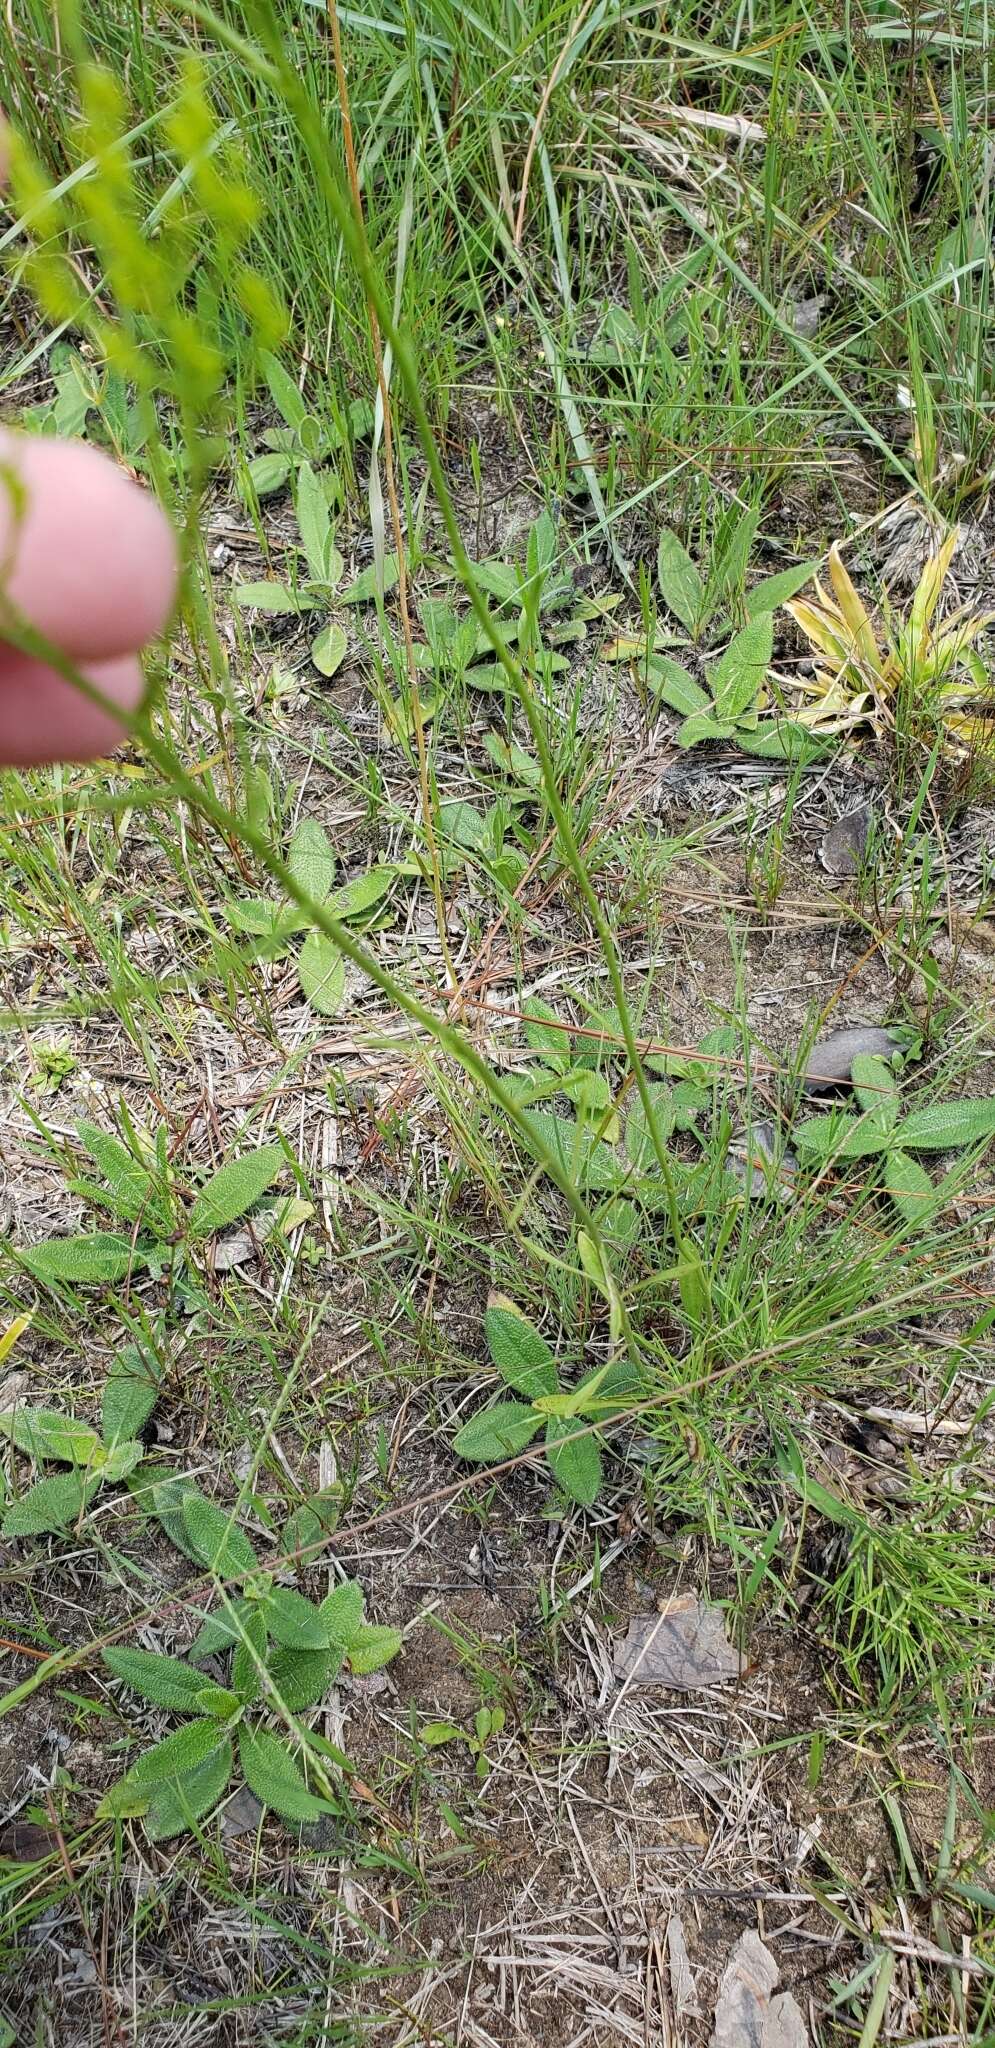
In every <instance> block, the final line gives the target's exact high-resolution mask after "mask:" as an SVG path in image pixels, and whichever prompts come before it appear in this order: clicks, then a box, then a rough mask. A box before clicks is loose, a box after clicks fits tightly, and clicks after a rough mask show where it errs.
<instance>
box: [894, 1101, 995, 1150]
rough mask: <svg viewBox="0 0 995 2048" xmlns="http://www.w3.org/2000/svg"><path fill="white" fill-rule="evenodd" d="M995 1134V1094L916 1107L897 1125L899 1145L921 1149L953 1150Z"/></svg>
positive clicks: (896, 1135) (974, 1143) (896, 1132)
mask: <svg viewBox="0 0 995 2048" xmlns="http://www.w3.org/2000/svg"><path fill="white" fill-rule="evenodd" d="M991 1137H995V1097H989V1098H987V1099H985V1100H983V1101H980V1102H978V1101H970V1100H969V1101H966V1102H934V1103H932V1104H930V1105H929V1106H928V1107H927V1108H926V1109H914V1110H913V1111H912V1114H911V1116H906V1117H903V1118H902V1121H901V1123H900V1124H898V1125H897V1126H896V1130H895V1139H896V1142H897V1143H898V1144H899V1145H902V1146H912V1147H913V1149H914V1150H916V1151H920V1152H948V1151H950V1152H953V1151H956V1150H957V1149H958V1148H959V1147H960V1146H961V1145H977V1144H978V1143H979V1142H980V1140H981V1139H983V1138H991Z"/></svg>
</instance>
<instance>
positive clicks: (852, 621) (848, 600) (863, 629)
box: [829, 542, 881, 675]
mask: <svg viewBox="0 0 995 2048" xmlns="http://www.w3.org/2000/svg"><path fill="white" fill-rule="evenodd" d="M829 577H830V581H831V583H832V586H833V589H834V591H835V593H836V600H837V603H838V605H839V608H840V611H841V612H842V614H843V617H844V619H845V620H846V623H847V626H848V628H849V630H850V633H851V634H852V636H853V644H854V648H855V649H856V652H857V656H858V658H859V660H860V661H861V662H863V664H864V666H865V668H869V669H871V670H872V671H873V673H874V674H875V675H880V673H881V653H880V650H879V648H878V643H877V640H876V638H875V634H874V627H873V626H872V624H871V619H870V614H869V612H868V611H867V608H866V606H865V604H864V601H863V599H862V598H861V597H860V596H859V594H858V592H857V591H856V590H855V589H854V586H853V584H852V583H851V581H850V578H849V575H848V574H847V571H846V569H845V568H844V566H843V562H842V560H841V558H840V553H839V550H838V548H837V547H836V544H835V542H834V543H833V546H832V547H831V548H830V550H829Z"/></svg>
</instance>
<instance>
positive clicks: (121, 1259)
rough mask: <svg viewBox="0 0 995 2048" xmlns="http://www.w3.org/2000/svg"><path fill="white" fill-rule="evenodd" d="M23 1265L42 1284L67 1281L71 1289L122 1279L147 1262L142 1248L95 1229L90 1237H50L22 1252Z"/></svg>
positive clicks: (124, 1239) (129, 1240)
mask: <svg viewBox="0 0 995 2048" xmlns="http://www.w3.org/2000/svg"><path fill="white" fill-rule="evenodd" d="M20 1258H21V1262H22V1264H23V1265H25V1266H26V1267H27V1269H28V1272H29V1273H30V1274H32V1275H33V1277H34V1279H36V1280H42V1281H46V1282H48V1281H55V1280H64V1281H65V1282H66V1283H67V1285H69V1286H73V1285H75V1286H80V1287H83V1286H89V1285H93V1284H95V1283H96V1282H98V1281H113V1280H123V1279H124V1276H125V1274H126V1273H127V1272H130V1271H131V1269H132V1268H133V1267H134V1266H141V1265H143V1264H144V1262H145V1253H144V1251H143V1248H142V1247H141V1246H140V1245H136V1246H134V1247H133V1246H132V1243H131V1239H130V1238H128V1237H118V1236H116V1235H115V1233H114V1232H113V1231H109V1230H95V1231H94V1232H93V1233H92V1235H91V1236H89V1237H49V1238H46V1239H45V1240H44V1241H43V1242H42V1243H41V1244H33V1245H31V1246H30V1248H29V1249H28V1250H27V1251H22V1252H21V1253H20Z"/></svg>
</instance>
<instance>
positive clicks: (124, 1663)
mask: <svg viewBox="0 0 995 2048" xmlns="http://www.w3.org/2000/svg"><path fill="white" fill-rule="evenodd" d="M100 1654H101V1657H102V1658H103V1661H104V1663H105V1664H106V1666H107V1669H108V1671H109V1672H110V1673H111V1676H112V1678H117V1679H120V1681H121V1684H122V1685H126V1686H128V1687H129V1688H130V1690H131V1691H132V1692H137V1693H140V1694H141V1697H142V1699H145V1700H151V1701H152V1704H153V1706H156V1707H169V1708H170V1709H171V1710H172V1712H173V1713H174V1714H199V1713H200V1711H201V1708H200V1698H201V1694H202V1693H203V1690H204V1674H203V1672H202V1671H195V1670H194V1668H193V1666H192V1664H184V1663H182V1662H181V1660H180V1658H179V1657H161V1656H159V1655H158V1654H157V1652H155V1651H154V1650H127V1649H117V1648H115V1649H110V1650H101V1653H100Z"/></svg>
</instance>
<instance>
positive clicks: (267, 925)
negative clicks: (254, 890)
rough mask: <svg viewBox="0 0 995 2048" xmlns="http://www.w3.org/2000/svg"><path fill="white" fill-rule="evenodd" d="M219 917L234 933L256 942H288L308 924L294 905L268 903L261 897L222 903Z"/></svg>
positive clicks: (301, 912)
mask: <svg viewBox="0 0 995 2048" xmlns="http://www.w3.org/2000/svg"><path fill="white" fill-rule="evenodd" d="M221 914H222V916H223V917H224V918H225V920H226V922H227V923H228V924H230V925H231V928H232V930H233V931H236V932H247V933H248V934H249V937H250V938H258V939H279V938H283V939H290V938H292V937H293V935H294V933H295V932H300V931H304V930H306V928H307V922H308V920H307V918H306V917H305V915H304V912H303V911H302V910H298V908H297V905H296V904H295V903H270V902H268V901H267V899H266V897H264V896H255V897H253V896H248V897H243V899H242V901H241V902H238V903H236V902H231V903H223V904H222V906H221Z"/></svg>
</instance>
